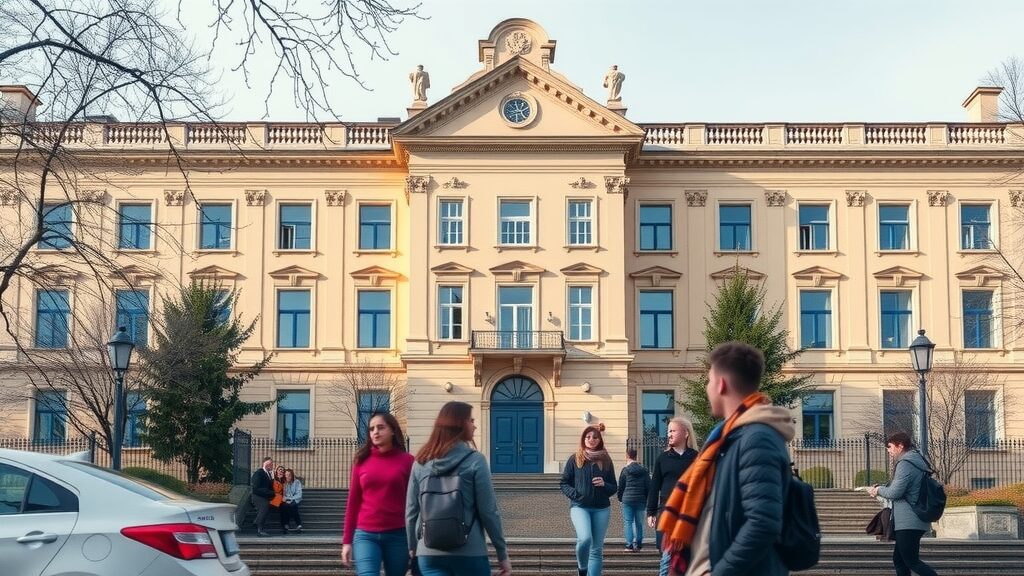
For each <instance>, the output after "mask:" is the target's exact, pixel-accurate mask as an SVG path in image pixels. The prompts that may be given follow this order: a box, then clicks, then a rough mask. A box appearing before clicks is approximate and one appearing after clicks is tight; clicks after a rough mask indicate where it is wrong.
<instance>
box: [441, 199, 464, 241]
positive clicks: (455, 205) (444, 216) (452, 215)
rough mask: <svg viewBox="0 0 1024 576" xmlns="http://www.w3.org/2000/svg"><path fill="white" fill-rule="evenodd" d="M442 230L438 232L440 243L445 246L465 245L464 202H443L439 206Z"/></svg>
mask: <svg viewBox="0 0 1024 576" xmlns="http://www.w3.org/2000/svg"><path fill="white" fill-rule="evenodd" d="M438 211H439V212H440V214H441V217H440V221H439V224H440V229H439V230H438V232H437V237H438V243H439V244H445V245H461V244H463V243H465V236H464V234H465V228H466V223H465V220H464V219H463V216H462V200H441V202H440V203H439V204H438Z"/></svg>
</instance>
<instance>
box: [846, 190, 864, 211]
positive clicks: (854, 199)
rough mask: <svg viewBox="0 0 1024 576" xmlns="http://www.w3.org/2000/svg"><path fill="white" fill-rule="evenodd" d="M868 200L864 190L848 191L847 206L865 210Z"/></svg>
mask: <svg viewBox="0 0 1024 576" xmlns="http://www.w3.org/2000/svg"><path fill="white" fill-rule="evenodd" d="M867 199H868V193H867V192H865V191H864V190H847V191H846V205H847V206H853V207H857V208H863V207H864V202H865V201H866V200H867Z"/></svg>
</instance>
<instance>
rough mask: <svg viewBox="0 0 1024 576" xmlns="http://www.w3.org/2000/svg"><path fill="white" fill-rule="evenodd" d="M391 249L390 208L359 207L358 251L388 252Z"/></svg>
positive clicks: (383, 206)
mask: <svg viewBox="0 0 1024 576" xmlns="http://www.w3.org/2000/svg"><path fill="white" fill-rule="evenodd" d="M390 248H391V206H388V205H386V204H385V205H380V204H362V205H360V206H359V249H360V250H389V249H390Z"/></svg>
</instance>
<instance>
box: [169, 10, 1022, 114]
mask: <svg viewBox="0 0 1024 576" xmlns="http://www.w3.org/2000/svg"><path fill="white" fill-rule="evenodd" d="M392 1H393V2H394V3H395V4H396V5H399V6H405V5H409V4H411V3H412V2H411V0H392ZM306 2H310V3H313V4H319V0H299V6H300V8H301V6H302V4H303V3H306ZM421 14H422V15H423V16H424V17H425V18H426V19H424V20H417V19H407V20H406V21H405V22H404V23H402V24H401V25H400V27H399V28H398V30H397V31H396V32H394V33H393V34H392V35H391V36H390V43H391V47H392V49H393V50H394V51H395V52H397V55H396V56H391V57H389V59H388V60H381V59H375V60H370V59H369V54H368V51H365V52H360V51H359V50H357V51H356V53H355V54H354V57H355V58H356V60H357V63H358V70H359V72H360V74H361V76H362V78H363V80H364V82H365V83H366V84H367V85H368V86H369V87H370V88H372V90H364V89H362V88H360V87H359V86H358V85H357V84H355V83H353V82H351V81H348V80H345V79H342V78H341V77H340V76H339V77H336V78H333V79H332V81H331V82H330V86H329V91H330V93H331V103H332V106H333V107H334V108H335V110H336V112H338V113H339V114H340V115H341V117H342V120H345V121H373V120H376V119H377V118H378V117H389V116H390V117H401V118H402V119H404V118H405V116H406V114H405V109H406V107H407V106H409V104H410V103H411V101H412V92H411V89H410V85H409V81H408V74H409V72H411V71H412V70H413V69H414V68H415V67H416V65H417V64H423V65H424V67H425V69H426V70H427V71H428V72H429V73H430V79H431V86H432V87H431V89H430V90H429V91H428V99H429V102H430V103H433V102H436V101H438V100H440V99H441V98H443V97H444V96H446V95H448V94H449V93H450V92H451V88H452V87H453V86H456V85H458V84H460V83H462V82H464V81H465V80H466V79H467V78H468V77H469V76H470V75H471V74H472V73H473V72H475V71H477V70H479V69H480V68H482V64H481V63H479V62H478V59H477V41H478V40H479V39H482V38H486V37H487V35H488V33H489V32H490V31H491V29H492V28H493V27H494V26H495V25H496V24H498V23H499V22H501V21H502V20H505V19H506V18H513V17H521V18H528V19H531V20H534V21H535V22H537V23H538V24H540V25H541V26H542V27H543V28H544V29H545V30H546V31H547V33H548V35H549V36H550V37H551V38H552V39H554V40H556V41H557V42H558V44H557V48H556V54H555V62H554V63H553V64H552V68H553V69H555V70H557V71H558V72H560V73H561V74H563V75H565V76H566V77H568V78H569V79H570V80H571V81H573V82H574V83H575V84H576V85H577V86H579V87H580V88H582V89H583V90H584V92H586V93H587V95H589V96H590V97H592V98H594V99H595V100H598V101H599V102H603V101H604V100H605V99H606V90H605V89H604V88H602V87H601V80H602V77H603V76H604V73H605V72H606V71H607V69H608V68H609V66H611V65H612V64H617V65H618V66H619V70H620V71H622V72H623V73H625V75H626V79H625V82H624V84H623V88H622V99H623V103H624V104H626V105H627V106H628V108H629V112H628V114H627V117H628V118H629V119H631V120H633V121H634V122H858V121H870V122H896V121H900V122H925V121H964V120H966V112H965V111H964V109H963V108H962V107H961V103H962V102H963V101H964V99H965V98H966V97H967V96H968V95H969V94H970V93H971V91H972V90H973V89H974V87H976V86H978V85H980V84H982V83H983V82H982V81H983V79H984V78H985V77H986V75H987V73H988V72H989V71H990V70H992V69H994V68H995V67H996V66H998V65H999V64H1000V62H1002V61H1004V60H1006V59H1007V58H1009V57H1010V56H1014V55H1016V56H1020V57H1024V35H1022V34H1021V32H1022V30H1024V26H1022V24H1021V23H1022V22H1024V0H957V1H953V0H804V1H798V0H742V1H741V0H714V1H711V0H705V1H700V2H697V1H690V0H670V1H663V0H617V1H606V0H586V1H584V0H514V1H513V0H504V1H498V0H423V5H422V7H421ZM207 16H208V15H205V14H203V13H202V12H198V11H197V12H193V13H190V14H185V15H184V21H185V24H186V25H187V26H188V27H189V29H190V30H191V31H193V33H194V34H195V41H196V42H197V44H198V45H202V44H203V43H204V42H208V38H209V33H208V31H207V30H206V24H207V23H208V19H207ZM237 57H238V54H237V53H236V52H232V50H230V46H228V47H226V48H225V49H219V50H215V51H213V52H212V54H211V57H210V58H211V60H210V64H211V65H212V66H213V67H214V68H215V69H218V70H221V71H222V72H221V73H222V79H221V82H220V86H221V89H222V91H223V96H225V97H226V98H227V99H228V100H229V105H228V108H227V109H226V112H227V113H226V118H225V119H226V120H260V119H264V114H265V108H264V95H265V84H263V83H261V82H260V81H259V79H257V80H256V82H255V83H254V84H253V86H252V89H251V90H248V89H246V86H245V84H244V82H243V79H242V77H241V76H240V75H239V73H233V72H231V71H230V68H232V67H233V66H234V65H235V64H237V61H236V60H237ZM269 112H270V115H269V117H268V118H267V119H270V120H274V121H290V120H304V119H305V116H304V113H303V112H302V111H300V110H299V109H298V108H297V107H296V106H295V105H294V103H293V101H292V98H291V94H290V86H279V87H278V89H277V90H276V92H275V95H274V96H273V97H272V98H271V101H270V111H269Z"/></svg>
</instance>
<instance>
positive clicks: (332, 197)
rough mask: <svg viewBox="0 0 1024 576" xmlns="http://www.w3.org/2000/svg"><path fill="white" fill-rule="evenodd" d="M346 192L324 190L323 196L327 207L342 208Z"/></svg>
mask: <svg viewBox="0 0 1024 576" xmlns="http://www.w3.org/2000/svg"><path fill="white" fill-rule="evenodd" d="M347 195H348V192H347V191H345V190H325V191H324V196H325V197H326V198H327V205H328V206H342V205H344V204H345V197H346V196H347Z"/></svg>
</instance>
